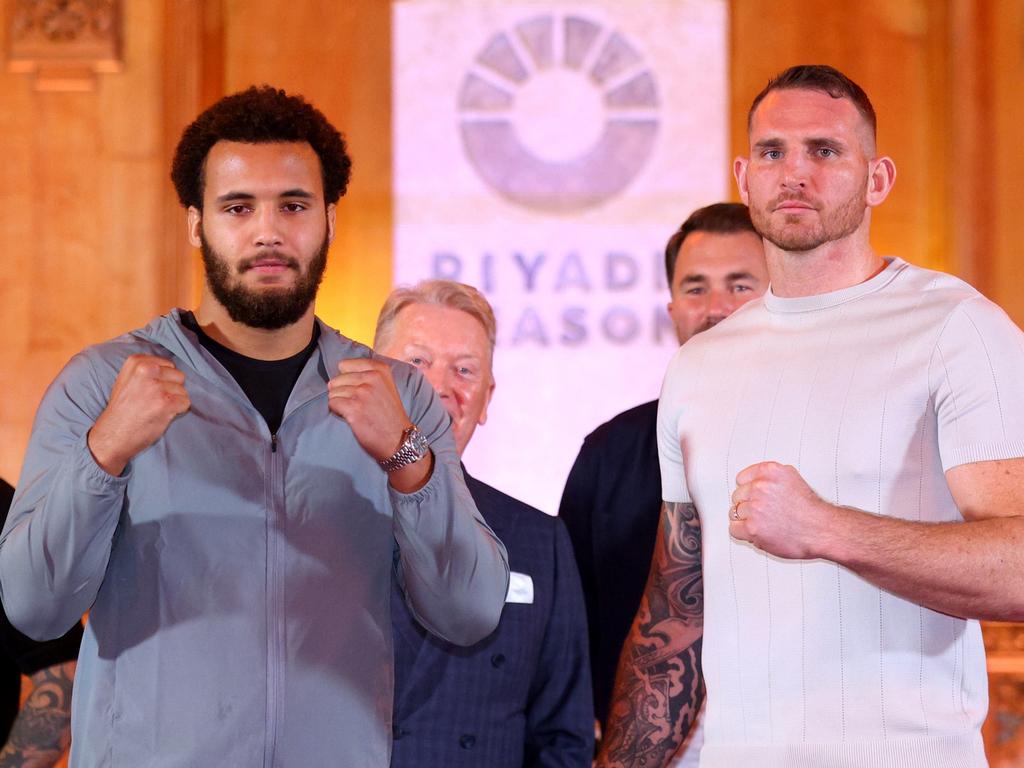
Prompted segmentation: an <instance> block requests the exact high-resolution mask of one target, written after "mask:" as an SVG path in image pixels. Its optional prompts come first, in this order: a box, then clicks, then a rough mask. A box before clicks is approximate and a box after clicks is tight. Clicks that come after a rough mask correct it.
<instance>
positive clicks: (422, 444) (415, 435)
mask: <svg viewBox="0 0 1024 768" xmlns="http://www.w3.org/2000/svg"><path fill="white" fill-rule="evenodd" d="M409 442H410V443H411V444H412V447H413V448H415V449H416V453H417V454H418V455H419V456H420V458H422V457H424V456H426V455H427V451H429V450H430V443H429V442H427V436H426V435H424V434H423V433H422V432H420V430H419V427H413V428H412V430H411V434H410V435H409Z"/></svg>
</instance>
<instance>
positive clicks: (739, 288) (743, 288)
mask: <svg viewBox="0 0 1024 768" xmlns="http://www.w3.org/2000/svg"><path fill="white" fill-rule="evenodd" d="M752 290H754V289H753V287H752V286H749V285H744V284H743V283H736V284H735V285H734V286H733V287H732V292H733V293H747V292H748V291H752Z"/></svg>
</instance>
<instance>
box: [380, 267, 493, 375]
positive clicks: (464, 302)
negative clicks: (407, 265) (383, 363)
mask: <svg viewBox="0 0 1024 768" xmlns="http://www.w3.org/2000/svg"><path fill="white" fill-rule="evenodd" d="M412 304H433V305H435V306H439V307H448V308H449V309H458V310H460V311H462V312H465V313H466V314H467V315H470V316H471V317H473V318H475V319H476V320H478V321H479V322H480V325H482V326H483V327H484V333H485V334H486V335H487V346H488V351H489V352H490V359H491V360H492V361H493V360H494V343H495V340H496V339H497V333H498V324H497V322H496V321H495V319H494V310H493V309H491V305H490V304H489V303H488V301H487V299H485V298H484V295H483V294H482V293H480V291H478V290H477V289H476V288H474V287H473V286H471V285H466V284H465V283H457V282H455V281H454V280H424V281H423V282H420V283H417V284H416V285H414V286H412V287H411V288H410V287H400V288H396V289H395V290H393V291H392V292H391V294H390V295H389V296H388V297H387V299H386V300H385V301H384V306H383V307H381V308H380V314H379V315H378V316H377V330H376V331H375V332H374V335H373V346H374V347H380V346H382V345H383V344H384V342H385V341H387V339H388V338H390V336H391V331H392V329H393V328H394V325H395V318H396V317H398V313H399V312H401V311H402V310H403V309H405V308H406V307H408V306H410V305H412Z"/></svg>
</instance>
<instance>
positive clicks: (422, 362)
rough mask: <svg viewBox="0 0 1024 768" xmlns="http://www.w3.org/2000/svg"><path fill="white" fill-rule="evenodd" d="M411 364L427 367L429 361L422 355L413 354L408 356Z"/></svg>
mask: <svg viewBox="0 0 1024 768" xmlns="http://www.w3.org/2000/svg"><path fill="white" fill-rule="evenodd" d="M408 361H409V363H410V364H412V365H415V366H416V367H417V368H426V367H427V361H426V359H424V358H423V357H421V356H420V355H412V356H411V357H409V358H408Z"/></svg>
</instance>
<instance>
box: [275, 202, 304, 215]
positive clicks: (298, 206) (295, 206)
mask: <svg viewBox="0 0 1024 768" xmlns="http://www.w3.org/2000/svg"><path fill="white" fill-rule="evenodd" d="M306 207H307V206H306V204H305V203H296V202H291V203H285V204H284V205H282V206H281V209H282V210H283V211H286V212H287V213H299V212H300V211H304V210H306Z"/></svg>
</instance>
